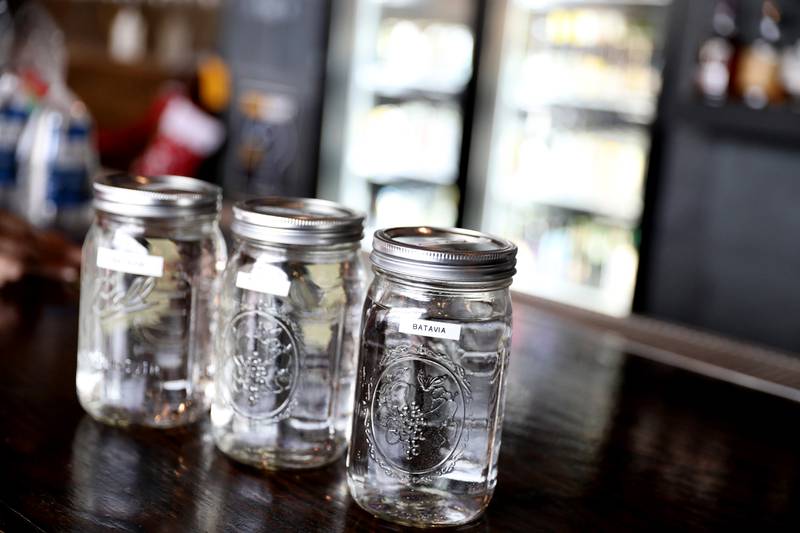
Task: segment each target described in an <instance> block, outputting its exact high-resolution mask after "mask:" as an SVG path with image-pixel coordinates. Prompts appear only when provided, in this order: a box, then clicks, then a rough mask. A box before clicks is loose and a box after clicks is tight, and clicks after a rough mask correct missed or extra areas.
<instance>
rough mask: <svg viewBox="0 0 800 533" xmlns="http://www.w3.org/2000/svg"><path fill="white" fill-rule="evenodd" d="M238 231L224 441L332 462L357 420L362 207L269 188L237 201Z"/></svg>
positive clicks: (242, 450)
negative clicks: (270, 193)
mask: <svg viewBox="0 0 800 533" xmlns="http://www.w3.org/2000/svg"><path fill="white" fill-rule="evenodd" d="M232 230H233V235H234V245H233V250H232V254H231V257H230V260H229V261H228V266H227V268H226V271H225V275H224V278H223V283H222V307H221V320H220V324H221V328H220V333H219V336H218V340H217V350H216V351H217V368H218V373H217V376H216V378H215V382H216V397H215V400H214V403H213V405H212V407H211V424H212V431H213V434H214V440H215V441H216V444H217V447H218V448H219V449H220V450H222V451H223V452H224V453H225V454H227V455H228V456H230V457H232V458H233V459H235V460H237V461H240V462H243V463H246V464H250V465H254V466H256V467H259V468H265V469H280V468H294V469H297V468H311V467H315V466H320V465H323V464H327V463H330V462H332V461H334V460H335V459H337V458H338V457H340V456H341V454H342V453H343V452H344V449H345V447H346V445H347V436H348V432H349V429H350V417H351V413H352V400H353V382H354V381H355V366H356V365H355V363H356V362H355V357H356V346H357V339H358V333H359V332H358V325H359V320H360V311H361V305H362V303H363V294H364V269H363V267H362V265H361V259H360V255H359V254H360V252H359V249H360V246H359V243H360V241H361V238H362V236H363V216H362V215H361V214H358V213H356V212H354V211H351V210H350V209H347V208H345V207H342V206H339V205H337V204H334V203H332V202H327V201H324V200H310V199H297V198H277V197H268V198H262V199H258V200H251V201H247V202H243V203H240V204H238V205H237V206H236V207H234V222H233V226H232Z"/></svg>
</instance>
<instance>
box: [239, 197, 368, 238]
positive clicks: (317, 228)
mask: <svg viewBox="0 0 800 533" xmlns="http://www.w3.org/2000/svg"><path fill="white" fill-rule="evenodd" d="M231 229H232V230H233V232H234V233H235V234H237V235H240V236H242V237H245V238H247V239H252V240H255V241H260V242H266V243H274V244H288V245H298V246H324V245H329V244H344V243H357V242H359V241H360V240H361V239H362V237H363V236H364V215H363V214H361V213H359V212H357V211H354V210H352V209H349V208H347V207H344V206H343V205H339V204H337V203H334V202H329V201H327V200H317V199H311V198H283V197H279V196H268V197H266V198H257V199H254V200H247V201H244V202H239V203H238V204H236V205H235V206H234V208H233V224H232V225H231Z"/></svg>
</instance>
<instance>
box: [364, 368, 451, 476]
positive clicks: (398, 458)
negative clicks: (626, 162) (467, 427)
mask: <svg viewBox="0 0 800 533" xmlns="http://www.w3.org/2000/svg"><path fill="white" fill-rule="evenodd" d="M371 417H372V420H371V429H372V434H373V441H374V444H375V447H376V448H377V450H378V451H379V453H380V454H381V455H382V456H383V458H384V459H385V460H386V461H387V463H389V464H390V465H391V466H392V467H393V468H395V469H397V470H399V471H401V472H404V473H406V474H424V473H427V472H431V471H433V470H436V469H437V468H439V467H441V466H442V465H443V464H444V463H445V462H447V461H448V460H449V459H450V458H451V456H452V455H453V453H454V451H455V450H456V448H457V447H458V443H459V440H460V439H461V433H462V430H463V428H464V394H463V391H462V390H461V386H460V385H459V382H458V380H457V379H456V377H455V376H454V375H453V374H452V372H450V370H448V369H447V368H446V367H445V366H443V365H441V364H439V363H437V362H435V361H431V360H427V359H422V358H417V357H407V358H402V359H399V360H396V361H394V362H393V363H392V364H390V365H389V366H388V367H387V368H386V369H385V370H384V372H383V373H382V374H381V376H380V378H379V379H378V381H377V384H376V386H375V390H374V392H373V396H372V409H371Z"/></svg>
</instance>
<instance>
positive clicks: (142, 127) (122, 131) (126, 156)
mask: <svg viewBox="0 0 800 533" xmlns="http://www.w3.org/2000/svg"><path fill="white" fill-rule="evenodd" d="M182 94H183V93H182V91H181V89H180V88H179V87H175V86H173V87H170V88H168V89H166V90H164V91H163V92H162V93H161V94H159V96H158V98H156V99H155V100H153V103H152V104H151V105H150V108H149V109H148V110H147V112H146V113H145V114H144V115H143V116H142V118H141V119H140V120H139V121H138V122H135V123H133V124H131V125H129V126H125V127H122V128H113V129H109V128H98V131H97V148H98V150H99V152H100V160H101V163H102V164H103V166H106V167H109V168H115V169H120V170H122V169H128V168H130V166H131V162H132V161H133V160H134V159H136V157H137V156H138V155H139V154H141V153H142V152H143V151H144V150H145V148H147V144H148V142H149V141H150V139H151V138H152V136H153V132H155V131H156V130H157V128H158V121H159V118H160V117H161V114H162V113H163V112H164V108H165V107H166V106H167V102H168V101H169V100H170V99H171V98H173V97H175V96H176V95H182Z"/></svg>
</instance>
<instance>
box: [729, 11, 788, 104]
mask: <svg viewBox="0 0 800 533" xmlns="http://www.w3.org/2000/svg"><path fill="white" fill-rule="evenodd" d="M780 22H781V12H780V10H779V9H778V6H777V5H776V4H775V2H773V1H772V0H764V2H763V3H762V4H761V18H760V20H759V22H758V28H757V31H755V32H754V38H753V40H752V41H751V42H750V43H748V44H747V45H746V46H745V47H744V48H743V49H742V52H741V56H740V57H739V60H738V66H737V71H736V91H737V93H738V94H739V96H740V97H741V98H742V100H743V101H744V103H745V104H746V105H747V106H749V107H752V108H754V109H762V108H764V107H766V106H768V105H770V104H774V103H778V102H780V101H781V100H782V99H783V96H784V93H783V86H782V85H781V80H780V55H779V54H778V48H777V46H778V42H779V41H780V38H781V29H780Z"/></svg>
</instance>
